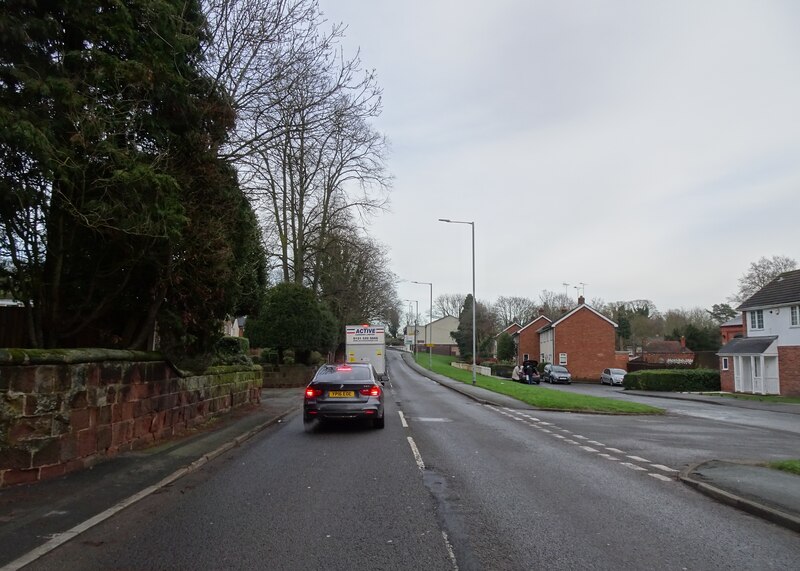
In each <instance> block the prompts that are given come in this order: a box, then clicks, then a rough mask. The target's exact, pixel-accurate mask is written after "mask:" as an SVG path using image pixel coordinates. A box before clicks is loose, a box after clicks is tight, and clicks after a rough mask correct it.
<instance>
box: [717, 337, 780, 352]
mask: <svg viewBox="0 0 800 571" xmlns="http://www.w3.org/2000/svg"><path fill="white" fill-rule="evenodd" d="M777 338H778V336H777V335H775V336H770V337H738V338H736V339H731V340H730V341H728V342H727V343H726V344H725V345H724V346H723V347H722V348H721V349H720V350H719V351H718V352H717V355H722V356H726V355H760V354H761V353H763V352H764V351H766V350H767V349H768V348H769V346H770V345H772V342H773V341H775V340H776V339H777Z"/></svg>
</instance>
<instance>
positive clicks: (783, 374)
mask: <svg viewBox="0 0 800 571" xmlns="http://www.w3.org/2000/svg"><path fill="white" fill-rule="evenodd" d="M778 371H779V377H780V391H781V395H783V396H792V397H800V347H798V346H785V347H778Z"/></svg>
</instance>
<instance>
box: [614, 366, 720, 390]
mask: <svg viewBox="0 0 800 571" xmlns="http://www.w3.org/2000/svg"><path fill="white" fill-rule="evenodd" d="M622 386H623V387H625V388H626V389H632V390H639V391H673V392H695V391H718V390H720V383H719V371H715V370H713V369H652V370H642V371H635V372H633V373H628V374H626V375H625V379H624V380H623V381H622Z"/></svg>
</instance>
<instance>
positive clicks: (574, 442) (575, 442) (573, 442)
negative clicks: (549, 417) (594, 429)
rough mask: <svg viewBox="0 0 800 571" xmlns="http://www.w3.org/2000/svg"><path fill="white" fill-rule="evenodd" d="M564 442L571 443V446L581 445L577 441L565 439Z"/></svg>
mask: <svg viewBox="0 0 800 571" xmlns="http://www.w3.org/2000/svg"><path fill="white" fill-rule="evenodd" d="M564 442H569V443H570V444H580V442H578V441H577V440H570V439H569V438H565V439H564Z"/></svg>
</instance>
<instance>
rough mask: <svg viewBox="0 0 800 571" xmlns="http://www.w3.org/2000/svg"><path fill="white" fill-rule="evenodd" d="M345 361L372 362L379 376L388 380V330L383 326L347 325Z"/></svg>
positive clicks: (383, 379)
mask: <svg viewBox="0 0 800 571" xmlns="http://www.w3.org/2000/svg"><path fill="white" fill-rule="evenodd" d="M345 361H347V362H348V363H371V364H372V366H373V368H374V369H375V372H376V373H377V375H378V378H379V379H380V380H382V381H385V380H388V378H389V377H388V375H387V374H386V332H385V329H384V327H383V326H381V325H377V326H372V325H347V326H345Z"/></svg>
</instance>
